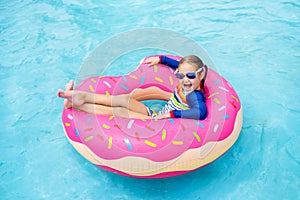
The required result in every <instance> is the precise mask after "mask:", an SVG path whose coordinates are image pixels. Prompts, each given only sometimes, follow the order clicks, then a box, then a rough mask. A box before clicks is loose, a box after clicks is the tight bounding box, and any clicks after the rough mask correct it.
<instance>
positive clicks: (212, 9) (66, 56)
mask: <svg viewBox="0 0 300 200" xmlns="http://www.w3.org/2000/svg"><path fill="white" fill-rule="evenodd" d="M146 27H148V28H161V29H167V30H172V31H175V32H177V33H179V34H182V35H184V36H185V37H188V38H191V39H192V40H194V41H195V42H197V43H198V44H199V45H201V46H202V47H203V48H204V49H206V51H207V53H208V54H209V56H210V57H211V58H212V59H213V61H214V63H215V65H216V66H217V69H218V71H219V72H220V73H221V74H222V75H223V76H224V77H226V79H227V80H229V81H230V83H231V84H232V85H233V86H234V87H235V89H236V91H237V92H238V94H239V97H240V99H241V101H242V105H243V110H244V121H243V127H242V131H241V134H240V137H239V139H238V141H237V142H236V143H235V145H234V146H233V147H232V148H231V149H230V150H229V151H228V152H227V153H226V154H225V155H224V156H222V157H221V158H220V159H218V160H217V161H215V162H213V163H212V164H210V165H208V166H206V167H204V168H201V169H199V170H197V171H195V172H192V173H189V174H186V175H183V176H179V177H173V178H168V179H150V180H143V179H133V178H128V177H122V176H119V175H116V174H112V173H109V172H106V171H103V170H100V169H98V168H97V167H95V166H94V165H93V164H91V163H89V162H88V161H86V160H85V159H84V158H83V157H81V156H80V155H79V154H78V153H77V152H76V151H75V150H74V149H73V147H72V146H71V145H70V144H69V143H68V141H67V139H66V137H65V135H64V132H63V128H62V125H61V111H62V100H61V99H58V98H57V97H56V91H57V89H58V88H63V87H64V85H65V83H66V82H67V81H68V80H69V79H75V78H76V77H77V75H78V72H79V71H80V67H81V65H82V64H83V62H84V60H85V58H86V57H87V56H88V55H89V54H90V53H91V52H92V51H93V50H94V49H95V48H96V47H97V46H99V45H101V44H102V43H103V42H104V41H107V40H108V39H109V38H111V37H113V36H115V35H118V34H120V33H123V32H126V31H130V30H134V29H141V28H146ZM157 37H159V35H158V36H157ZM174 42H175V41H174ZM154 51H155V50H153V52H154ZM0 52H1V59H0V69H1V70H0V102H1V107H0V113H1V115H0V121H1V126H2V127H1V128H0V133H1V137H0V199H30V200H32V199H130V200H135V199H151V200H154V199H297V198H299V196H300V142H299V140H300V135H299V133H300V100H299V98H300V95H299V94H300V82H299V78H300V75H299V74H300V1H299V0H296V1H291V0H287V1H285V0H278V1H271V0H266V1H255V0H254V1H245V0H244V1H243V0H223V1H218V3H216V2H213V1H196V0H190V1H179V0H173V1H155V2H154V1H153V2H151V3H150V2H149V1H140V0H129V1H121V0H117V1H112V2H108V1H103V3H99V2H98V1H95V0H70V1H67V0H54V1H33V0H31V1H30V0H26V1H14V0H9V1H8V0H2V1H1V2H0ZM145 52H147V53H148V52H149V53H152V50H151V49H150V50H149V49H148V50H147V51H144V50H140V51H138V50H137V51H135V52H133V53H131V54H130V55H131V56H123V57H121V58H120V59H119V60H121V61H122V62H120V61H119V62H118V61H116V63H115V64H114V65H115V67H114V68H112V70H111V71H107V73H108V72H109V73H111V74H115V75H120V74H124V73H128V72H130V71H131V70H133V69H134V68H135V66H137V64H138V62H139V60H140V59H141V58H142V57H143V56H144V54H145ZM118 63H122V65H123V66H122V67H119V68H118V66H117V65H118Z"/></svg>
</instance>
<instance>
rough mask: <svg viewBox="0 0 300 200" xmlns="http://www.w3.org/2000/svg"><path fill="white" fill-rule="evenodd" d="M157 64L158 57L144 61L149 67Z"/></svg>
mask: <svg viewBox="0 0 300 200" xmlns="http://www.w3.org/2000/svg"><path fill="white" fill-rule="evenodd" d="M159 62H160V58H159V56H154V57H150V58H147V59H146V60H145V61H144V63H146V64H149V65H156V64H158V63H159Z"/></svg>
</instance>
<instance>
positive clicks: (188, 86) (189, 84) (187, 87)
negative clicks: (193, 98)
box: [182, 83, 192, 91]
mask: <svg viewBox="0 0 300 200" xmlns="http://www.w3.org/2000/svg"><path fill="white" fill-rule="evenodd" d="M182 86H183V89H184V90H186V91H188V90H190V89H191V88H192V84H191V83H184V84H183V85H182Z"/></svg>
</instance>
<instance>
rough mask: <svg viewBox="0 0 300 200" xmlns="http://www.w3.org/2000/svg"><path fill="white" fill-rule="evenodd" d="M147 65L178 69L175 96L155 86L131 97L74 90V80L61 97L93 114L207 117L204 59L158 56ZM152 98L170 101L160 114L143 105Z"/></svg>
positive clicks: (61, 93)
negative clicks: (160, 65)
mask: <svg viewBox="0 0 300 200" xmlns="http://www.w3.org/2000/svg"><path fill="white" fill-rule="evenodd" d="M144 62H145V63H149V64H150V65H154V64H158V63H161V64H164V65H167V66H169V67H171V68H172V69H174V70H175V76H176V77H177V78H178V79H179V84H178V85H177V87H176V89H175V90H174V92H173V93H169V92H166V91H164V90H161V89H159V88H158V87H155V86H152V87H148V88H145V89H141V88H137V89H135V90H133V91H132V92H131V93H129V94H122V95H116V96H107V95H104V94H95V93H89V92H84V91H78V90H74V89H73V85H74V81H70V82H69V83H68V84H67V85H66V90H65V91H64V90H59V91H58V94H57V95H58V97H61V98H64V99H65V102H64V105H65V107H66V108H69V107H73V108H76V109H79V110H82V111H85V112H88V113H92V114H100V115H115V116H120V117H126V118H140V119H150V118H156V119H163V118H170V117H172V118H188V119H205V118H206V116H207V108H206V105H205V89H204V82H205V78H206V74H207V66H206V65H205V64H203V62H202V61H201V59H200V58H198V57H197V56H195V55H190V56H186V57H184V58H182V59H181V61H180V62H178V61H176V60H174V59H171V58H169V57H167V56H156V57H150V58H148V59H146V60H145V61H144ZM151 99H152V100H153V99H157V100H166V101H167V100H169V101H168V103H167V104H166V105H165V107H164V108H163V109H162V110H160V111H159V112H158V113H156V112H155V111H153V110H152V109H150V108H148V107H147V106H146V105H144V104H143V103H141V101H143V100H151Z"/></svg>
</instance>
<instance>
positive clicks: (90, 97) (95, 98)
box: [58, 87, 172, 115]
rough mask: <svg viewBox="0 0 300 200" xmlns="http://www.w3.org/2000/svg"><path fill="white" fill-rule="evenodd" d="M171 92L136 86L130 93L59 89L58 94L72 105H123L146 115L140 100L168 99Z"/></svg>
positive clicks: (144, 107) (146, 112)
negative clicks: (109, 93) (98, 92)
mask: <svg viewBox="0 0 300 200" xmlns="http://www.w3.org/2000/svg"><path fill="white" fill-rule="evenodd" d="M171 95H172V93H169V92H166V91H163V90H161V89H159V88H158V87H149V88H145V89H141V88H137V89H135V90H134V91H132V92H131V93H130V94H123V95H116V96H107V95H104V94H94V93H89V92H84V91H74V90H66V91H62V90H60V91H59V92H58V96H59V97H62V98H66V99H68V100H69V102H72V104H71V105H72V106H74V107H76V106H77V107H78V106H81V105H83V104H85V103H91V104H99V105H104V106H109V107H124V108H127V109H128V110H131V111H133V112H136V113H141V114H143V115H147V114H148V111H147V108H146V106H145V105H144V104H142V103H141V102H140V101H142V100H150V99H161V100H168V99H169V98H170V97H171Z"/></svg>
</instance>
